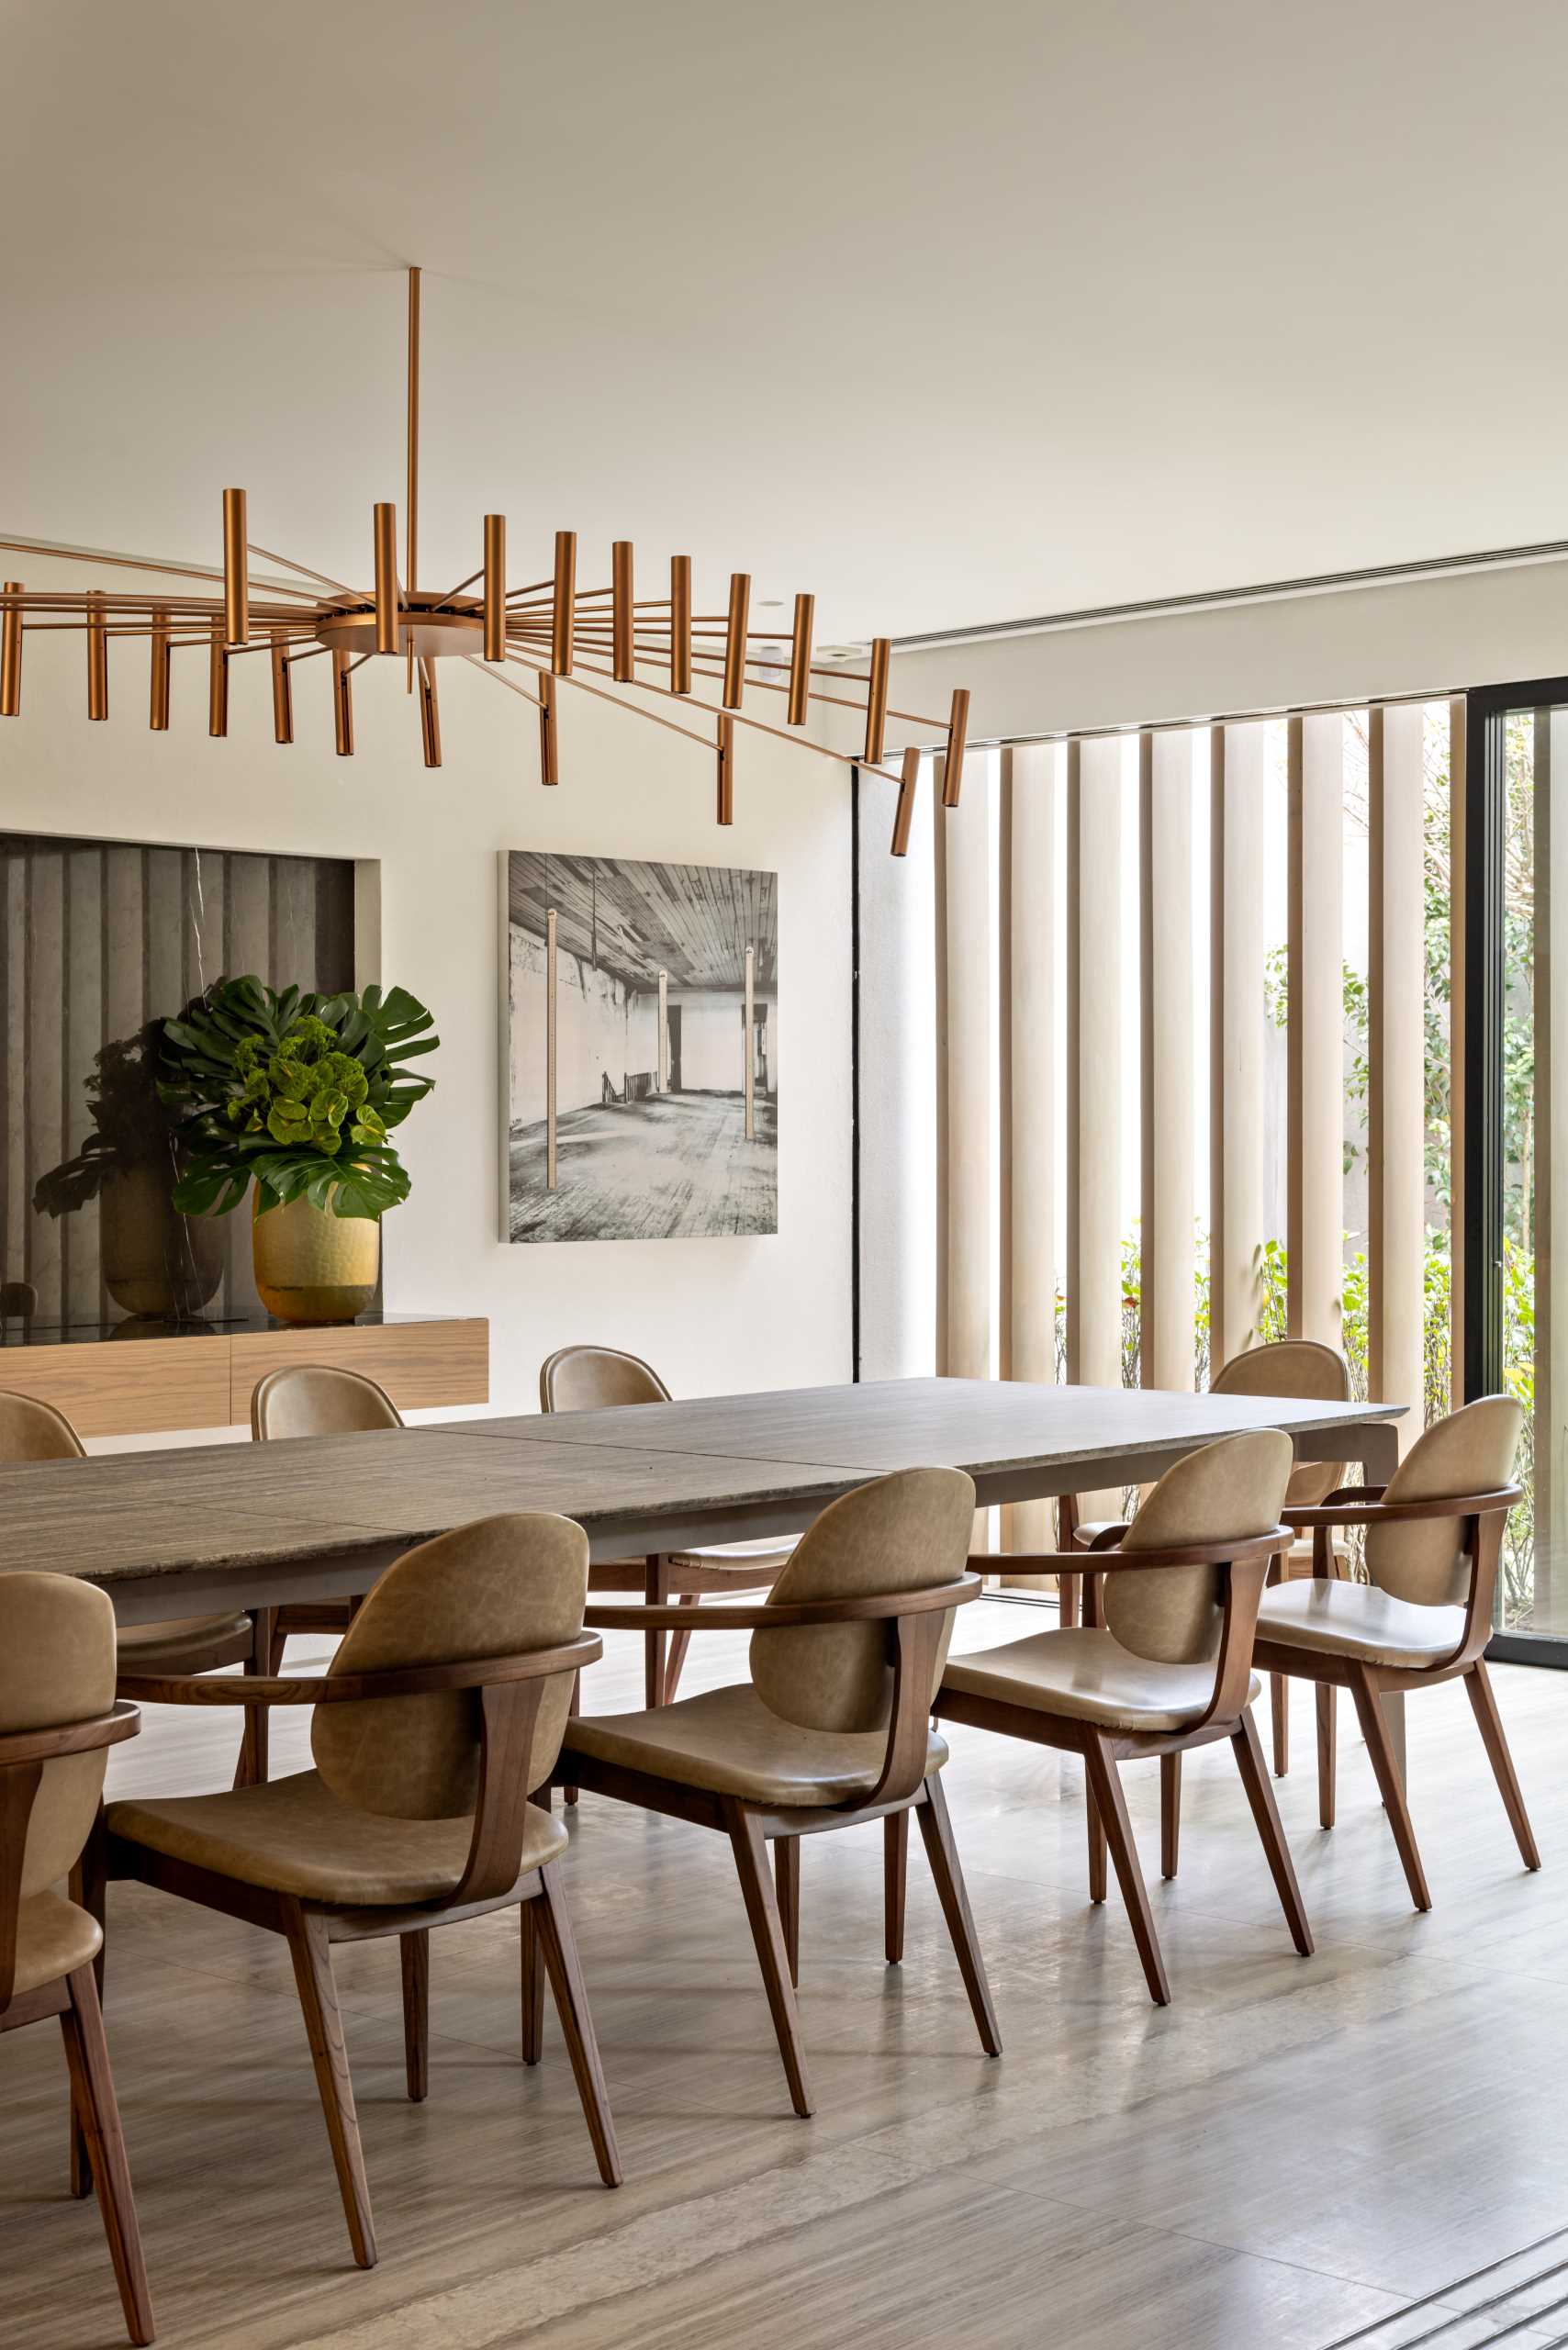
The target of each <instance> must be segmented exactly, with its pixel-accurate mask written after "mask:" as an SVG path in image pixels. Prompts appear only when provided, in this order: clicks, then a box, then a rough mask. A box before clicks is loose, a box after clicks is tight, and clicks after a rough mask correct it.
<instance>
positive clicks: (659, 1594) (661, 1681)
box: [643, 1557, 669, 1712]
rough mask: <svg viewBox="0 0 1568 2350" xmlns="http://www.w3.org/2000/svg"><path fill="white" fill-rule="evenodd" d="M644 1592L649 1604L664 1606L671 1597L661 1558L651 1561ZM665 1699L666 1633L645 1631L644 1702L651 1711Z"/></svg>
mask: <svg viewBox="0 0 1568 2350" xmlns="http://www.w3.org/2000/svg"><path fill="white" fill-rule="evenodd" d="M643 1596H644V1599H645V1600H646V1601H647V1604H648V1606H650V1607H662V1606H664V1604H665V1602H666V1599H667V1598H668V1597H669V1593H668V1591H667V1590H666V1587H665V1563H664V1561H663V1560H662V1559H660V1558H656V1557H655V1558H652V1559H650V1560H649V1561H648V1567H647V1574H646V1577H645V1579H644V1587H643ZM664 1701H665V1636H664V1634H663V1633H662V1632H644V1635H643V1703H644V1706H646V1707H648V1709H649V1711H650V1712H651V1711H652V1710H653V1708H654V1707H655V1706H662V1705H663V1704H664Z"/></svg>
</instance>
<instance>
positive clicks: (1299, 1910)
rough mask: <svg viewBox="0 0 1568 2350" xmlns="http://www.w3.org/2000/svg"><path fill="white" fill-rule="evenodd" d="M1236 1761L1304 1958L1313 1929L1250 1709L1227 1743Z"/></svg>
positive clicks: (1293, 1935)
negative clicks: (1307, 1919)
mask: <svg viewBox="0 0 1568 2350" xmlns="http://www.w3.org/2000/svg"><path fill="white" fill-rule="evenodd" d="M1230 1746H1231V1751H1232V1753H1233V1754H1234V1755H1235V1757H1236V1767H1237V1769H1238V1771H1239V1772H1240V1774H1241V1784H1242V1785H1243V1786H1244V1787H1245V1788H1246V1790H1247V1800H1248V1802H1249V1804H1250V1805H1251V1807H1252V1817H1253V1818H1254V1820H1255V1821H1256V1822H1257V1825H1258V1833H1259V1835H1260V1837H1261V1838H1262V1841H1263V1851H1264V1853H1265V1854H1266V1856H1267V1859H1268V1863H1269V1872H1270V1874H1271V1876H1272V1878H1273V1880H1274V1890H1275V1892H1276V1893H1277V1894H1278V1895H1279V1897H1280V1907H1281V1908H1282V1910H1283V1911H1284V1913H1285V1923H1286V1924H1287V1925H1288V1926H1289V1928H1290V1930H1291V1940H1292V1941H1293V1942H1294V1944H1295V1946H1296V1948H1297V1950H1298V1951H1300V1953H1301V1954H1302V1956H1303V1958H1310V1957H1311V1956H1312V1953H1313V1940H1312V1928H1311V1927H1310V1926H1309V1925H1308V1924H1307V1922H1306V1906H1305V1903H1304V1901H1303V1900H1302V1897H1301V1887H1300V1886H1299V1885H1298V1884H1297V1883H1296V1874H1295V1863H1294V1861H1293V1860H1292V1859H1291V1848H1290V1846H1289V1845H1288V1844H1287V1843H1286V1841H1285V1831H1284V1829H1283V1828H1282V1825H1281V1823H1280V1813H1279V1807H1278V1805H1277V1804H1276V1803H1275V1801H1274V1790H1273V1788H1272V1787H1271V1785H1269V1774H1268V1772H1267V1770H1266V1769H1265V1767H1264V1763H1263V1744H1262V1740H1260V1738H1259V1736H1258V1725H1257V1723H1256V1722H1255V1721H1254V1720H1253V1718H1252V1708H1251V1707H1250V1706H1249V1707H1248V1708H1247V1711H1246V1712H1245V1713H1244V1714H1243V1715H1242V1717H1241V1720H1240V1723H1239V1725H1238V1728H1237V1729H1235V1731H1233V1733H1232V1735H1231V1740H1230Z"/></svg>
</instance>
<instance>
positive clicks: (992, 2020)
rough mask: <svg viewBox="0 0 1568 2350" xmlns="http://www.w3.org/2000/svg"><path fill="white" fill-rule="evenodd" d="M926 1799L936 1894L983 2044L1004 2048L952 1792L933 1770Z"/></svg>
mask: <svg viewBox="0 0 1568 2350" xmlns="http://www.w3.org/2000/svg"><path fill="white" fill-rule="evenodd" d="M924 1793H925V1799H924V1802H923V1803H921V1804H920V1805H918V1806H917V1807H916V1817H917V1818H918V1819H919V1821H920V1833H921V1839H922V1841H923V1842H924V1846H925V1857H926V1859H927V1860H928V1861H929V1862H930V1863H931V1874H932V1876H933V1877H934V1879H935V1885H936V1897H937V1899H938V1900H939V1901H940V1902H941V1904H942V1915H943V1916H944V1918H946V1920H947V1931H948V1934H949V1935H950V1937H951V1939H952V1943H953V1950H954V1953H955V1955H956V1956H957V1958H958V1972H959V1974H960V1975H962V1976H963V1978H964V1988H965V1990H966V1991H967V1992H968V1993H969V2008H970V2010H971V2012H972V2014H973V2016H974V2020H975V2028H976V2030H977V2031H979V2033H980V2046H981V2047H982V2048H983V2049H984V2050H985V2053H986V2054H987V2055H988V2056H1000V2055H1001V2053H1002V2034H1001V2032H1000V2031H999V2030H998V2029H997V2022H996V2009H994V2007H993V2006H992V2005H991V1986H990V1984H989V1983H988V1982H987V1981H986V1975H985V1961H984V1959H983V1958H982V1957H981V1956H980V1937H979V1936H978V1934H977V1933H976V1932H975V1921H974V1919H973V1918H972V1917H971V1916H970V1914H969V1894H968V1892H967V1891H966V1889H965V1886H964V1872H963V1870H962V1869H961V1868H960V1867H959V1865H958V1846H957V1844H955V1842H954V1841H953V1823H952V1820H951V1819H950V1818H948V1815H947V1798H946V1796H945V1795H944V1794H943V1792H942V1782H941V1779H940V1778H939V1777H938V1775H937V1774H936V1773H935V1771H933V1772H932V1774H931V1775H930V1777H929V1778H928V1779H927V1780H926V1782H925V1791H924ZM905 1816H906V1817H907V1815H905Z"/></svg>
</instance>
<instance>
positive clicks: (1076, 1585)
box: [1057, 1574, 1083, 1631]
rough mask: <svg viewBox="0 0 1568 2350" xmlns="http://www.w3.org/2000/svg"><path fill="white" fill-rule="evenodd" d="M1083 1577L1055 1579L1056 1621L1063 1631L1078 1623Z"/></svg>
mask: <svg viewBox="0 0 1568 2350" xmlns="http://www.w3.org/2000/svg"><path fill="white" fill-rule="evenodd" d="M1082 1588H1083V1577H1082V1576H1081V1575H1075V1574H1065V1575H1058V1577H1057V1601H1058V1606H1057V1619H1058V1623H1059V1624H1060V1625H1061V1627H1062V1629H1063V1630H1064V1631H1065V1630H1067V1628H1069V1626H1070V1625H1075V1624H1076V1623H1077V1622H1078V1618H1079V1611H1080V1608H1081V1602H1082Z"/></svg>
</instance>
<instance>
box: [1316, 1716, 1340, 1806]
mask: <svg viewBox="0 0 1568 2350" xmlns="http://www.w3.org/2000/svg"><path fill="white" fill-rule="evenodd" d="M1338 1694H1339V1693H1338V1690H1337V1689H1336V1688H1335V1686H1334V1684H1333V1683H1332V1682H1331V1681H1320V1682H1318V1683H1317V1684H1316V1688H1315V1690H1314V1692H1313V1695H1314V1696H1315V1697H1316V1707H1317V1818H1318V1824H1319V1825H1320V1826H1321V1827H1324V1828H1332V1827H1333V1825H1334V1797H1335V1778H1336V1775H1337V1764H1338V1720H1337V1716H1338V1707H1337V1705H1336V1703H1335V1700H1336V1698H1337V1697H1338Z"/></svg>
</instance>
